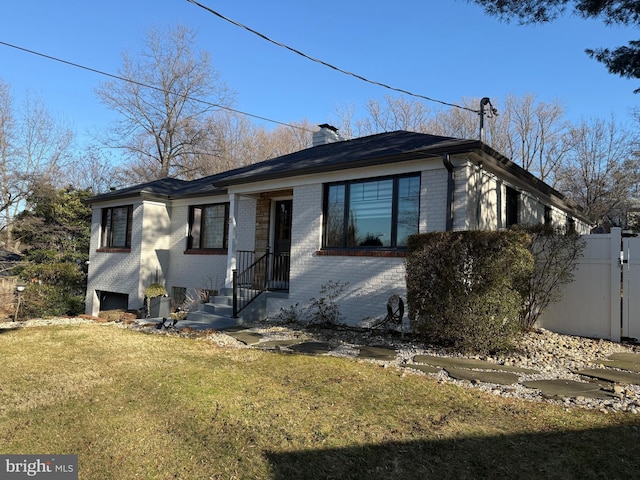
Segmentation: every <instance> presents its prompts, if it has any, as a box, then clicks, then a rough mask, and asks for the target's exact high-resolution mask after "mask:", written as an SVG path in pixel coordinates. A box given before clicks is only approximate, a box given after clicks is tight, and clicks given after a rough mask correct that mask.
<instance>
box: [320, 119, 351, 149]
mask: <svg viewBox="0 0 640 480" xmlns="http://www.w3.org/2000/svg"><path fill="white" fill-rule="evenodd" d="M318 126H319V127H320V130H318V131H317V132H313V146H314V147H317V146H318V145H325V144H327V143H335V142H342V141H344V138H343V137H342V135H340V134H339V133H338V129H337V128H336V127H334V126H331V125H329V124H326V123H323V124H322V125H318Z"/></svg>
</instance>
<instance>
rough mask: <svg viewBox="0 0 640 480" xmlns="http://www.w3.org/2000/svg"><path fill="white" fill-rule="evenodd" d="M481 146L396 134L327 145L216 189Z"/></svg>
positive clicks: (236, 175) (240, 174) (230, 175)
mask: <svg viewBox="0 0 640 480" xmlns="http://www.w3.org/2000/svg"><path fill="white" fill-rule="evenodd" d="M476 143H478V142H473V141H471V142H470V141H468V140H460V139H457V138H453V137H442V136H438V135H428V134H424V133H414V132H406V131H402V130H399V131H396V132H388V133H379V134H377V135H370V136H367V137H360V138H355V139H353V140H345V141H343V142H335V143H328V144H326V145H319V146H317V147H311V148H307V149H305V150H300V151H298V152H294V153H290V154H288V155H283V156H281V157H277V158H273V159H271V160H266V161H264V162H260V163H256V164H253V165H249V166H247V167H244V168H240V169H237V170H232V171H229V172H225V173H224V174H222V175H220V176H216V177H215V178H213V184H214V185H216V186H227V185H233V184H238V183H244V182H246V181H251V182H255V181H261V180H268V179H272V178H282V177H290V176H296V175H301V174H311V173H322V172H325V171H334V170H341V169H347V168H355V167H365V166H370V165H378V164H383V163H393V162H397V161H406V160H410V159H411V157H413V156H415V157H416V158H424V157H425V156H430V155H434V156H435V155H440V154H441V153H439V151H441V150H452V149H459V148H460V147H462V146H464V145H467V146H470V144H476Z"/></svg>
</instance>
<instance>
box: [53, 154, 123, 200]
mask: <svg viewBox="0 0 640 480" xmlns="http://www.w3.org/2000/svg"><path fill="white" fill-rule="evenodd" d="M107 155H108V154H107V153H105V150H104V149H101V148H99V147H98V146H96V145H89V146H87V147H86V148H85V149H84V150H83V151H78V152H76V153H75V154H74V157H73V158H72V159H71V160H70V162H69V168H67V169H66V172H63V177H62V179H61V181H62V182H64V185H66V186H73V188H75V189H76V190H88V191H90V192H93V193H94V194H96V195H97V194H99V193H105V192H107V191H108V190H109V189H110V188H111V187H116V188H117V187H122V186H125V185H127V184H128V183H129V182H128V181H126V179H120V176H122V173H123V172H125V171H126V169H119V168H118V167H116V166H114V164H113V162H112V161H111V160H110V158H109V157H108V156H107Z"/></svg>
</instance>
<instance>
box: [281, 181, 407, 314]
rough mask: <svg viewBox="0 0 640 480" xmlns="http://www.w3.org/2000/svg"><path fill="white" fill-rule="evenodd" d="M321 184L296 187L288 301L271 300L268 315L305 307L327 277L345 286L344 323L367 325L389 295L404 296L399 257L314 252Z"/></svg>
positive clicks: (381, 311) (317, 242)
mask: <svg viewBox="0 0 640 480" xmlns="http://www.w3.org/2000/svg"><path fill="white" fill-rule="evenodd" d="M321 227H322V185H321V184H315V185H307V186H301V187H296V188H295V189H294V195H293V228H292V230H293V238H292V245H293V246H294V247H293V248H292V250H291V276H290V278H291V281H290V288H289V298H288V299H287V300H278V301H272V302H270V303H269V315H270V316H274V315H277V313H278V312H279V310H280V308H288V307H290V306H292V305H295V304H296V303H297V304H298V306H299V307H304V306H308V304H309V300H310V299H311V298H318V297H319V296H320V289H321V287H322V286H323V285H326V284H327V283H328V282H329V281H333V282H340V284H342V285H344V284H346V286H345V288H344V291H343V293H342V295H341V297H340V298H339V300H338V302H337V303H338V305H339V307H340V312H341V313H342V314H343V317H344V318H343V321H344V322H345V323H347V324H350V325H358V324H362V323H366V322H368V321H371V320H373V319H375V318H380V317H384V316H385V315H386V312H387V311H386V303H387V300H388V298H389V296H390V295H392V294H398V295H401V296H402V297H403V298H405V296H406V287H405V268H404V259H403V258H383V257H349V256H336V257H333V256H318V255H316V252H317V251H318V250H319V249H320V247H321Z"/></svg>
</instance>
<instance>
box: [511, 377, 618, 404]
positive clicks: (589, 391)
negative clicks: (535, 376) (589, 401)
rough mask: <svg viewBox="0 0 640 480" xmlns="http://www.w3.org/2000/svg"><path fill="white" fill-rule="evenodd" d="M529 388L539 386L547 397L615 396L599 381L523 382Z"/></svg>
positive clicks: (605, 397)
mask: <svg viewBox="0 0 640 480" xmlns="http://www.w3.org/2000/svg"><path fill="white" fill-rule="evenodd" d="M522 385H524V386H525V387H527V388H537V389H538V390H540V391H541V392H542V394H543V395H544V396H545V397H549V398H554V397H555V398H566V397H578V396H582V397H587V398H601V399H608V398H614V395H613V393H612V392H610V393H608V392H605V391H604V390H602V387H601V386H600V385H598V384H597V383H583V382H575V381H573V380H562V379H556V380H532V381H530V382H522Z"/></svg>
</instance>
